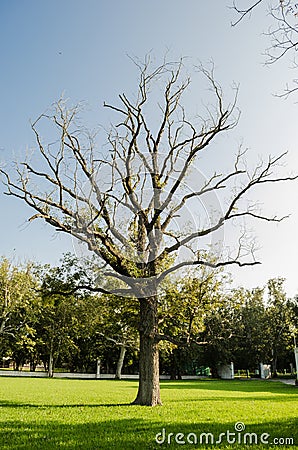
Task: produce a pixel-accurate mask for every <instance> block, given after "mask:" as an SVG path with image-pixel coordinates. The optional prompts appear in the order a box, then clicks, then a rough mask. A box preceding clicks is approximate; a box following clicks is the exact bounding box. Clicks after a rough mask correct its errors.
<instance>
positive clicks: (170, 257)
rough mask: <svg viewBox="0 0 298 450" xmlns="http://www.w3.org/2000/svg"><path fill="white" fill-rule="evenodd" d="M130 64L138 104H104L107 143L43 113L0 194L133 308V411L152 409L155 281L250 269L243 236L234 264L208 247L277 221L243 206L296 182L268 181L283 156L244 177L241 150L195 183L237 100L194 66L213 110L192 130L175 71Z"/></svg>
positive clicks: (63, 116)
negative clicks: (185, 271)
mask: <svg viewBox="0 0 298 450" xmlns="http://www.w3.org/2000/svg"><path fill="white" fill-rule="evenodd" d="M135 63H136V65H137V68H138V71H139V84H138V90H137V95H136V97H135V98H133V99H130V98H129V97H128V96H127V95H126V94H121V95H119V105H117V106H114V105H110V104H105V105H104V106H105V107H106V108H108V109H109V110H110V111H111V114H112V115H114V114H115V115H116V116H119V117H120V119H119V121H118V122H117V123H116V125H115V126H112V128H111V130H110V131H109V132H108V133H107V144H108V145H107V147H106V148H105V147H102V150H101V151H100V150H99V149H98V148H97V147H96V146H95V138H94V136H91V135H90V133H87V132H86V130H85V129H83V128H82V126H80V124H79V122H78V118H77V117H78V108H76V107H75V108H72V109H70V108H67V106H66V105H65V104H64V103H63V102H62V101H59V102H58V103H56V104H55V106H54V111H53V113H52V114H42V115H41V116H40V117H39V118H38V119H37V121H36V122H34V123H33V124H32V130H33V132H34V134H35V137H36V142H37V153H35V154H34V155H33V156H34V158H33V159H34V163H32V162H30V161H24V162H22V163H16V164H15V170H14V171H13V172H12V171H10V170H9V169H2V170H1V172H2V174H3V175H4V183H5V185H6V189H7V190H6V194H7V195H11V196H14V197H17V198H19V199H21V200H22V201H24V202H25V203H26V204H27V205H28V206H30V208H32V209H33V210H35V212H36V214H35V215H34V216H32V217H31V218H30V219H29V221H32V220H34V219H35V218H41V219H42V220H44V221H45V222H47V223H48V224H50V225H51V226H53V227H54V228H55V229H56V230H57V231H61V232H64V233H67V234H69V235H72V236H73V237H74V238H76V239H78V240H79V241H81V242H84V243H85V244H86V245H87V247H88V249H89V251H90V252H92V253H93V254H95V255H97V257H98V260H99V264H101V263H100V261H101V262H102V265H101V268H102V270H103V272H104V274H105V277H106V278H107V277H110V278H111V280H112V279H114V280H115V279H116V280H117V283H116V285H117V286H119V287H117V289H113V290H109V289H107V288H106V286H107V284H106V285H105V286H99V285H98V286H95V287H94V286H93V287H91V289H93V290H98V291H100V292H105V293H107V292H108V293H113V294H115V293H117V294H119V296H121V299H119V301H125V300H123V297H125V296H129V297H134V298H135V299H136V301H137V302H138V304H139V333H140V355H139V359H140V369H139V389H138V393H137V397H136V399H135V401H134V404H139V405H152V406H153V405H158V404H161V399H160V388H159V356H158V343H159V341H160V340H161V339H163V336H162V335H161V334H160V333H159V329H158V314H157V309H158V302H159V296H158V288H159V286H160V284H161V282H162V281H163V280H164V279H165V277H166V276H168V275H170V274H172V273H174V272H176V271H178V270H179V269H181V268H185V267H189V266H193V267H196V266H200V265H206V266H209V267H220V266H226V265H230V264H238V265H239V266H244V265H254V264H258V262H257V261H256V260H255V259H254V255H253V253H249V252H248V251H247V248H246V244H245V245H243V242H244V241H243V239H242V238H241V236H240V239H239V242H237V248H236V250H235V253H234V254H231V253H230V254H225V256H224V255H222V256H221V257H220V256H219V255H218V260H217V261H215V262H214V261H213V262H212V261H210V260H208V259H207V258H206V257H205V255H206V252H205V250H206V237H207V236H213V235H214V234H216V233H217V232H218V231H220V230H222V229H223V227H224V224H225V223H229V222H231V221H235V220H238V219H243V218H246V217H249V218H252V219H260V220H262V219H263V220H267V221H279V220H281V219H278V218H276V217H268V216H265V215H263V214H262V213H260V212H259V211H258V209H257V207H256V205H255V204H254V205H252V204H250V203H249V204H246V203H244V202H243V199H244V198H245V197H246V196H247V194H248V192H249V191H251V190H253V188H255V187H256V186H259V185H264V184H267V183H274V182H277V181H282V180H290V179H293V178H295V177H278V176H274V173H273V172H274V168H275V166H277V165H279V163H280V161H281V160H282V158H283V156H284V155H280V156H278V157H272V158H271V157H270V158H269V160H268V161H267V162H266V163H260V164H258V165H257V166H256V167H255V168H254V170H252V171H249V170H248V169H247V168H246V166H245V164H243V153H244V152H241V151H240V152H239V153H238V155H237V156H236V159H235V164H234V167H233V168H232V170H231V171H230V172H229V173H223V174H221V173H217V172H215V173H214V174H213V175H212V176H210V177H209V178H207V179H205V178H204V177H201V178H200V176H198V174H199V172H198V171H197V172H194V171H195V167H196V161H197V160H198V157H199V156H203V155H204V153H205V151H206V150H207V147H208V146H209V145H210V144H211V143H213V142H214V141H215V140H216V138H217V136H219V135H221V134H222V133H224V132H226V131H228V130H231V129H232V128H233V127H235V125H236V124H237V120H238V115H237V110H236V108H235V102H236V97H237V92H236V94H235V98H234V99H233V101H232V103H230V104H227V105H226V104H225V101H224V98H223V93H222V90H221V88H220V86H219V85H218V84H217V82H216V81H215V79H214V76H213V70H212V69H211V70H210V71H207V70H205V69H204V68H202V67H201V68H200V71H201V72H202V74H203V75H204V76H205V77H206V79H207V81H208V84H209V85H210V88H211V92H212V93H213V94H212V95H213V102H214V106H213V107H212V108H211V107H209V108H208V109H207V114H206V117H207V118H206V119H203V118H202V117H197V118H196V119H195V120H194V121H190V120H189V119H188V117H187V114H186V111H185V109H184V108H183V106H182V103H181V98H182V95H183V94H184V93H185V92H186V91H187V89H188V88H189V85H190V79H189V78H188V77H184V75H183V73H184V72H183V70H184V67H183V61H179V62H176V63H169V62H166V61H164V62H163V63H162V64H161V65H160V66H158V67H156V68H152V64H151V62H150V60H149V58H146V59H145V61H144V62H143V63H141V62H138V61H135ZM154 86H155V87H156V89H155V90H154ZM157 95H159V96H161V97H162V103H160V101H159V100H156V98H157V97H156V96H157ZM156 105H157V106H156ZM44 122H45V124H46V126H49V124H51V125H53V128H54V131H55V133H56V138H55V139H53V138H51V142H53V143H51V144H49V145H46V144H45V143H44V142H43V139H42V137H41V133H42V131H43V132H44V133H48V128H46V127H45V128H42V125H43V124H44ZM51 136H52V135H51ZM211 164H212V163H211ZM221 192H223V193H224V192H227V194H228V197H229V201H227V202H226V203H225V206H224V207H220V202H219V201H218V202H217V203H216V202H215V203H213V206H212V202H211V207H210V208H211V210H209V213H208V217H207V219H208V220H205V219H204V220H203V219H202V217H201V215H200V210H199V206H198V205H199V204H201V205H202V204H203V206H204V208H205V209H208V207H209V206H208V202H209V200H210V195H213V196H214V197H215V198H218V196H217V193H218V195H220V193H221ZM196 201H197V203H195V202H196ZM216 207H217V210H216V211H215V210H214V209H216ZM197 208H198V209H197ZM190 212H191V214H192V215H193V218H194V217H195V216H196V214H197V216H196V219H195V220H193V222H194V223H193V224H192V225H190V224H189V221H188V218H189V217H190ZM204 246H205V247H204ZM203 248H204V250H203ZM111 284H113V282H111ZM114 286H115V282H114ZM78 287H79V286H78ZM81 287H84V286H81ZM85 287H86V286H85Z"/></svg>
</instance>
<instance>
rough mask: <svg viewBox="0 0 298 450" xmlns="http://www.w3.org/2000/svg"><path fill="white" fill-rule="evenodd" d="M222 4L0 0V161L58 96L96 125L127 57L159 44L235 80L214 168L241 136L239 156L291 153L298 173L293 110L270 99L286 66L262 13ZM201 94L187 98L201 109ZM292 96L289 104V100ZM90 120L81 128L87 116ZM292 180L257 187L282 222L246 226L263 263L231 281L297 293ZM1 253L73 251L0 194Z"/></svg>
mask: <svg viewBox="0 0 298 450" xmlns="http://www.w3.org/2000/svg"><path fill="white" fill-rule="evenodd" d="M231 3H232V2H230V1H229V0H221V1H220V2H219V1H218V0H209V1H208V2H206V1H205V2H202V1H201V2H198V1H197V0H187V1H184V2H181V1H178V0H162V1H160V0H151V1H150V2H145V1H143V0H142V1H140V0H139V1H137V0H127V1H125V2H119V1H115V0H109V1H107V0H105V1H103V0H85V1H84V2H83V1H79V0H51V1H49V2H41V1H40V0H27V1H26V2H22V1H18V0H2V1H1V2H0V58H1V59H0V63H1V75H0V76H1V84H0V89H1V103H0V105H1V106H0V127H1V128H0V129H1V132H0V161H1V164H4V163H5V161H11V160H12V159H13V158H14V155H21V154H24V153H25V152H26V150H27V149H28V148H29V149H31V148H32V147H33V144H34V140H33V135H32V132H31V129H30V119H32V120H33V119H35V118H36V117H37V116H38V115H39V114H40V113H42V112H43V111H44V110H45V109H46V108H47V107H49V106H50V105H51V104H52V103H53V102H54V101H55V100H57V99H58V98H59V97H60V96H61V94H62V93H64V95H65V97H67V98H70V99H71V101H72V102H74V103H75V102H77V101H81V100H83V101H85V102H86V103H87V104H88V114H87V116H86V117H87V118H88V120H89V121H90V126H91V127H92V126H94V125H95V124H98V123H102V122H104V120H105V119H104V116H103V115H104V111H103V109H102V104H103V101H104V100H106V101H108V102H113V101H114V100H115V99H116V97H117V94H118V93H121V92H123V91H126V92H127V91H128V92H133V90H134V89H135V86H136V84H135V82H136V76H137V73H136V71H135V68H134V66H133V65H132V63H131V61H130V60H129V58H128V57H127V54H129V55H132V56H133V55H136V56H139V57H143V56H144V54H146V53H148V52H149V51H152V54H153V55H154V57H155V58H156V59H157V60H158V59H159V58H162V57H163V55H164V54H165V52H166V51H167V50H169V53H170V55H171V56H172V57H173V59H178V58H179V57H181V56H188V57H189V61H190V62H191V63H194V64H195V63H198V62H199V61H201V62H202V63H203V64H207V63H208V61H210V60H211V59H212V60H213V61H214V63H215V68H216V78H217V79H218V80H219V81H220V82H221V84H222V85H223V87H224V88H225V89H227V91H228V92H230V86H231V85H232V83H233V81H235V82H236V83H239V84H240V95H239V102H238V106H239V108H240V109H241V112H242V113H241V120H240V123H239V126H238V127H237V129H235V130H234V131H233V132H232V133H231V135H230V137H228V138H226V139H222V140H219V144H218V150H217V153H216V152H215V153H213V156H212V158H213V161H212V159H211V160H210V164H211V165H213V164H214V163H215V162H216V161H215V159H216V160H217V162H218V161H220V162H221V161H223V162H225V159H226V157H227V155H233V154H235V153H236V152H237V148H238V146H239V144H240V143H241V142H243V145H244V146H246V147H249V149H250V153H249V155H250V156H249V157H248V159H249V162H250V163H253V162H254V161H257V160H258V158H259V157H260V156H262V157H263V158H266V157H268V155H269V154H273V155H277V154H279V153H281V152H283V151H285V150H288V151H289V156H288V166H287V167H285V168H284V170H285V173H287V172H290V171H296V173H297V172H298V157H297V137H296V133H295V131H296V128H297V105H296V104H295V103H294V102H295V99H294V98H290V99H288V100H286V101H285V100H281V99H278V98H276V97H274V96H273V94H274V93H276V92H279V91H281V90H282V88H283V86H284V85H285V83H286V82H287V81H290V80H291V78H293V77H294V76H295V74H294V73H293V72H291V71H290V70H289V68H288V67H289V61H286V60H283V61H281V62H280V63H279V64H276V65H273V66H270V67H265V66H264V64H263V63H264V57H263V56H262V53H263V52H264V50H265V49H266V47H267V46H268V45H269V42H268V39H267V38H266V37H265V36H263V35H262V32H265V31H266V30H267V28H268V26H269V25H270V17H268V15H266V10H264V9H260V10H259V11H256V12H255V14H254V15H253V17H252V18H251V19H250V20H245V21H243V23H241V24H240V25H239V26H238V27H236V28H232V27H231V26H230V23H231V21H232V20H233V18H234V17H235V16H234V14H233V12H232V11H231V10H230V9H229V8H228V6H229V5H230V4H231ZM205 95H206V92H204V91H202V92H200V91H199V90H195V91H194V94H193V97H192V98H191V99H190V100H189V101H191V102H192V107H193V105H195V104H198V105H201V104H202V101H204V96H205ZM296 100H297V99H296ZM87 125H88V123H87ZM297 187H298V186H297V182H294V183H289V184H281V185H279V186H274V187H273V186H271V187H270V189H266V190H264V191H263V192H262V191H260V190H258V192H257V193H256V198H257V200H260V201H261V202H262V203H263V204H264V210H265V211H267V212H268V213H269V214H270V213H271V214H273V215H274V214H279V215H281V216H282V215H285V214H288V213H290V214H291V217H290V219H288V220H287V221H285V222H284V223H282V224H279V225H276V224H268V223H255V231H254V232H255V235H256V237H257V240H258V242H259V246H260V250H259V252H258V255H257V256H258V259H260V260H261V261H262V266H257V267H253V268H246V269H241V270H240V269H235V270H234V271H233V273H234V277H235V281H236V283H237V284H243V285H244V286H247V287H253V286H257V285H263V284H264V283H266V281H267V280H268V279H269V278H271V277H277V276H282V277H285V278H286V279H287V284H286V286H287V292H288V295H291V296H292V295H294V294H296V293H298V277H297V264H296V259H297V254H298V237H297V220H298V205H297ZM0 207H1V221H0V231H1V247H0V254H2V255H6V256H10V257H13V256H14V257H15V258H17V259H21V260H22V259H23V258H27V259H34V260H36V261H40V262H44V263H45V262H51V263H54V264H55V263H57V262H58V260H59V258H60V257H61V256H62V253H63V252H66V251H72V250H73V243H72V241H71V238H69V237H66V236H57V235H56V234H55V231H54V230H52V229H51V228H50V227H49V226H47V225H44V224H42V223H41V222H38V221H37V220H36V221H33V222H32V223H30V224H28V222H27V219H28V218H29V217H30V216H31V215H32V214H33V212H32V211H31V210H30V209H28V208H27V207H26V206H25V205H23V204H22V203H21V202H20V201H18V200H17V199H14V198H12V197H5V196H4V195H2V193H0Z"/></svg>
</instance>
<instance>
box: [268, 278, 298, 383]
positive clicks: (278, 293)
mask: <svg viewBox="0 0 298 450" xmlns="http://www.w3.org/2000/svg"><path fill="white" fill-rule="evenodd" d="M284 281H285V280H284V278H274V279H271V280H269V281H268V284H267V287H268V305H267V308H266V321H265V325H266V328H265V329H266V335H267V346H268V358H269V359H270V360H271V363H272V373H273V376H276V375H277V370H278V367H280V365H279V364H278V362H279V361H285V360H287V357H288V354H289V351H290V353H291V354H292V353H293V332H292V328H293V326H294V320H293V319H294V317H293V314H292V312H293V309H292V305H293V302H292V301H291V300H289V299H288V298H287V296H286V293H285V290H284ZM283 365H285V364H283Z"/></svg>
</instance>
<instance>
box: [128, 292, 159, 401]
mask: <svg viewBox="0 0 298 450" xmlns="http://www.w3.org/2000/svg"><path fill="white" fill-rule="evenodd" d="M157 319H158V317H157V297H151V298H144V299H140V360H139V389H138V394H137V397H136V399H135V401H134V402H133V404H134V405H144V406H156V405H161V404H162V403H161V399H160V387H159V353H158V341H157V339H156V337H157V333H158V324H157Z"/></svg>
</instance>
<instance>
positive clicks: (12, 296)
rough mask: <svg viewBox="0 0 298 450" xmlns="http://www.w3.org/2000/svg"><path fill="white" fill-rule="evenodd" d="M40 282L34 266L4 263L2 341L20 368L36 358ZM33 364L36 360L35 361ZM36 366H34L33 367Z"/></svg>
mask: <svg viewBox="0 0 298 450" xmlns="http://www.w3.org/2000/svg"><path fill="white" fill-rule="evenodd" d="M37 288H38V279H37V278H36V276H35V268H34V265H33V264H32V263H30V262H28V263H26V264H23V265H21V264H19V265H16V264H14V263H12V262H11V261H9V260H8V259H7V258H2V259H1V261H0V338H1V341H2V346H3V348H5V347H6V348H7V347H8V348H9V354H10V355H11V356H12V357H13V358H14V360H15V362H16V367H19V366H21V365H22V363H23V362H24V360H25V359H26V358H28V355H32V357H33V354H34V349H35V331H34V325H35V322H36V320H37V317H38V293H37ZM32 363H33V360H32ZM33 365H34V363H33Z"/></svg>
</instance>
